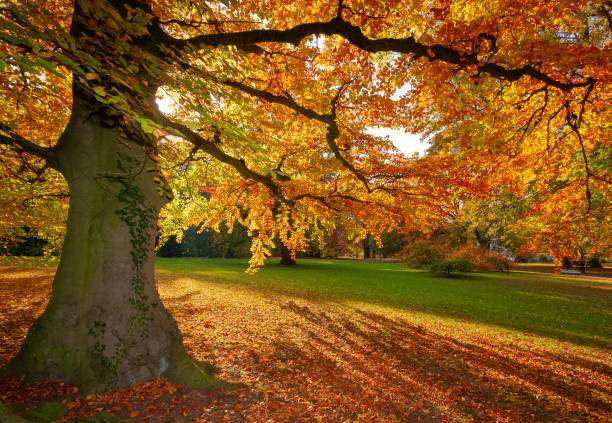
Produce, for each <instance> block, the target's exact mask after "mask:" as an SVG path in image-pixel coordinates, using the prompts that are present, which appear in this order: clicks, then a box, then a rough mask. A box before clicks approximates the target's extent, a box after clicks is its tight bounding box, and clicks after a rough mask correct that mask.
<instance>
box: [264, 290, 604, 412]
mask: <svg viewBox="0 0 612 423" xmlns="http://www.w3.org/2000/svg"><path fill="white" fill-rule="evenodd" d="M282 308H283V309H284V310H285V311H287V312H291V313H294V314H296V315H299V316H300V317H302V318H303V319H305V320H306V321H307V322H308V324H304V325H303V326H302V328H301V329H302V330H303V331H304V332H306V333H307V334H308V338H309V339H308V340H307V342H306V343H305V344H304V343H302V344H301V345H298V344H297V343H295V342H291V341H281V342H278V343H277V344H276V345H275V348H276V349H277V351H278V354H279V355H281V354H282V357H284V360H287V361H290V362H291V363H292V366H294V367H295V368H297V369H300V368H307V369H308V371H309V376H310V377H311V378H319V379H320V380H319V381H318V382H319V383H322V384H329V385H331V386H334V387H340V389H342V390H344V392H343V394H344V395H349V396H351V397H354V400H355V401H356V402H363V401H371V402H374V403H379V405H380V406H381V407H382V406H384V407H385V408H386V409H387V410H389V411H388V412H389V413H392V414H395V415H397V416H401V419H400V420H401V421H416V420H419V419H420V418H421V417H423V411H422V409H429V413H427V414H428V416H429V417H430V418H431V420H432V421H438V420H444V418H443V417H441V415H440V414H441V413H442V411H441V410H440V409H439V408H438V405H439V404H443V405H444V406H445V407H446V406H447V407H450V409H451V410H452V414H455V415H457V414H458V415H460V416H463V417H471V418H474V419H475V420H477V421H496V418H499V417H500V416H506V417H510V421H560V422H561V421H563V422H569V421H598V419H599V418H601V419H602V421H605V418H606V417H605V416H608V417H609V416H610V415H611V414H612V397H611V395H610V393H609V392H608V393H607V394H606V393H605V386H606V383H605V382H603V383H602V381H603V380H604V379H606V378H607V380H608V381H609V380H610V379H609V378H610V376H611V371H612V369H611V368H610V367H608V366H605V365H601V364H599V363H591V362H588V361H584V360H576V361H573V360H570V359H568V358H564V359H562V360H560V359H559V357H555V356H554V355H546V354H544V355H538V354H535V355H534V356H533V357H531V356H528V357H529V360H525V358H526V357H525V355H526V354H527V351H524V350H522V349H520V348H516V347H514V346H508V347H505V348H504V350H499V349H495V348H490V349H489V348H485V347H483V346H479V345H473V344H470V343H465V342H460V341H458V340H457V339H456V338H454V337H453V336H441V335H439V334H436V333H432V332H429V331H427V330H425V329H423V328H421V327H418V326H414V325H412V324H410V323H409V322H407V321H405V320H403V319H390V318H388V317H385V316H382V315H379V314H376V313H369V312H364V311H360V310H355V314H354V315H353V318H351V319H350V320H349V319H348V318H339V319H338V318H330V317H329V315H328V314H326V313H325V312H317V311H313V309H311V308H309V307H302V306H299V305H296V304H295V303H293V302H292V301H290V302H288V303H287V304H285V305H283V306H282ZM313 328H314V329H313ZM313 342H314V344H315V345H320V346H321V348H316V349H313V348H308V347H304V345H309V344H310V345H312V343H313ZM518 358H521V361H520V362H519V361H517V359H518ZM339 363H340V364H339ZM568 366H571V368H572V370H573V371H576V372H578V371H583V369H582V368H584V369H586V370H587V371H589V372H591V373H595V375H594V377H593V379H592V381H591V382H589V381H586V382H585V381H578V380H575V379H574V378H573V377H569V376H568V375H566V374H564V373H563V372H560V370H559V369H560V367H568ZM355 375H359V376H357V377H356V376H355ZM364 380H367V381H368V382H369V383H370V386H369V387H371V386H377V385H378V386H380V387H382V388H384V387H385V385H389V387H388V388H386V389H385V390H384V391H383V390H379V391H376V390H375V391H372V390H371V389H366V388H368V386H364V385H363V381H364ZM598 382H599V384H598ZM419 395H426V398H427V397H428V399H425V400H424V402H423V400H422V399H421V401H422V405H421V407H416V408H415V407H414V404H415V402H416V401H418V400H419Z"/></svg>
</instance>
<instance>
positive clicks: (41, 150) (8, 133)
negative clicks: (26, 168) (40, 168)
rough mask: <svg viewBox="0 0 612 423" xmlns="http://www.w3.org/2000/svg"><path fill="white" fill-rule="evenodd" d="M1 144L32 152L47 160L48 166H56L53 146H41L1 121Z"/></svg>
mask: <svg viewBox="0 0 612 423" xmlns="http://www.w3.org/2000/svg"><path fill="white" fill-rule="evenodd" d="M0 144H2V145H7V146H9V147H11V148H13V149H16V150H19V151H22V152H26V153H28V154H32V155H34V156H37V157H40V158H42V159H45V160H46V161H47V166H50V167H55V166H54V165H55V157H54V154H53V148H48V147H41V146H40V145H38V144H35V143H33V142H32V141H29V140H27V139H25V138H24V137H22V136H21V135H19V134H17V133H15V132H14V131H13V130H12V129H10V127H9V126H7V125H5V124H4V123H1V122H0Z"/></svg>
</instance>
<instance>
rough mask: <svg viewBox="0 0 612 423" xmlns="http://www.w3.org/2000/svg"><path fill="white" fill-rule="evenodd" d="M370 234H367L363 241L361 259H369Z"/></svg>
mask: <svg viewBox="0 0 612 423" xmlns="http://www.w3.org/2000/svg"><path fill="white" fill-rule="evenodd" d="M370 251H371V250H370V234H367V235H366V237H365V238H364V239H363V258H364V259H369V258H370Z"/></svg>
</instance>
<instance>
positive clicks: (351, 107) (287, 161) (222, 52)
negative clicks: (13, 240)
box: [0, 0, 612, 263]
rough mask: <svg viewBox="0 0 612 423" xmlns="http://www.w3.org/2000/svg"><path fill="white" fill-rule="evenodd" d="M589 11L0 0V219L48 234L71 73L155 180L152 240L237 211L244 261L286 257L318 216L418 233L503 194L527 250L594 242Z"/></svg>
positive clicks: (603, 191)
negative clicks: (244, 230) (523, 221)
mask: <svg viewBox="0 0 612 423" xmlns="http://www.w3.org/2000/svg"><path fill="white" fill-rule="evenodd" d="M75 8H76V9H78V13H77V14H76V15H73V13H74V11H75V10H76V9H75ZM609 10H610V5H609V4H607V3H606V2H588V1H585V2H581V1H561V2H542V1H530V2H527V3H525V2H520V3H519V2H516V1H510V0H502V1H496V2H490V1H471V2H468V3H464V2H453V1H436V2H433V3H425V2H414V1H413V2H410V1H406V2H400V3H398V2H391V1H345V2H340V3H338V2H335V1H331V2H329V1H326V2H324V1H321V2H312V1H303V2H300V1H291V2H285V1H256V2H252V1H249V2H242V1H231V2H218V3H208V2H203V1H202V2H200V1H189V2H181V1H178V2H176V1H173V2H169V1H155V2H153V1H146V2H139V1H126V2H115V1H110V0H109V1H89V0H79V1H76V2H75V3H74V4H73V2H71V1H54V2H38V1H25V2H24V1H19V2H11V1H9V2H7V4H6V6H4V7H3V8H2V11H1V16H2V19H1V20H0V38H1V42H0V68H1V73H0V90H1V91H2V96H3V106H2V110H1V111H0V113H1V116H0V118H1V119H0V124H1V125H2V126H1V128H0V129H1V130H2V132H0V142H1V143H2V170H1V171H2V174H3V178H2V181H3V182H2V194H1V195H2V200H3V207H4V210H5V213H3V217H2V222H1V225H2V230H3V231H5V232H6V231H8V230H9V229H10V228H15V227H23V226H35V222H34V221H45V222H47V223H48V224H46V225H45V228H46V231H47V232H48V233H49V235H51V234H53V233H54V234H55V235H54V236H55V237H56V238H58V239H61V227H62V221H63V219H64V215H63V214H64V213H65V208H66V206H65V201H64V200H63V199H64V197H65V196H66V195H67V192H66V188H65V186H64V183H63V181H62V179H61V177H59V175H58V174H57V173H55V172H54V171H53V168H54V164H53V147H54V144H55V142H56V140H57V138H58V136H59V135H60V133H61V131H62V129H63V127H64V126H65V125H66V122H67V120H68V118H69V116H70V110H71V91H72V88H73V86H78V87H80V89H82V90H84V91H85V92H87V95H89V96H91V98H93V99H95V101H97V102H99V103H100V104H103V105H107V106H108V107H109V109H110V110H112V111H113V113H114V114H115V115H116V116H120V119H121V125H122V126H124V127H125V128H126V129H124V132H129V134H128V135H129V136H130V137H131V138H139V137H140V138H139V139H141V142H142V143H143V144H145V145H146V147H147V151H148V153H147V154H150V155H151V156H152V157H154V158H155V160H156V168H157V169H156V170H157V171H159V172H160V179H159V183H160V185H159V190H160V195H168V196H169V195H171V192H172V191H174V194H175V195H174V201H173V202H172V203H171V204H170V205H169V206H168V207H167V208H166V209H165V210H164V211H163V212H162V215H163V216H165V217H166V218H167V219H165V220H164V222H165V223H164V227H165V228H166V230H167V233H172V232H173V231H176V229H178V228H182V227H184V226H185V225H188V224H194V223H196V224H197V223H201V222H204V223H206V224H207V225H209V226H212V227H215V226H216V225H218V224H219V223H220V222H223V221H226V222H229V224H230V226H231V224H232V223H233V222H236V221H238V222H241V223H243V224H245V225H246V226H247V227H248V228H249V229H250V230H251V231H252V233H253V235H254V241H253V252H254V254H255V257H254V263H260V262H261V259H262V258H263V256H264V255H265V254H266V253H267V251H268V248H269V247H270V245H271V240H272V238H273V237H274V236H275V235H279V236H280V239H281V240H282V242H283V243H284V244H285V245H287V246H288V247H290V248H291V249H292V250H294V251H295V250H299V249H300V248H302V247H303V246H304V243H305V242H306V237H307V236H309V237H312V236H315V237H316V236H319V237H323V236H324V235H325V234H327V233H329V232H330V231H331V230H332V226H333V224H334V222H336V221H337V216H338V215H342V216H344V220H345V226H346V227H347V228H348V230H349V232H350V233H352V234H353V235H354V236H357V237H359V236H364V235H365V231H366V229H365V228H367V230H369V231H371V232H373V233H374V234H376V233H379V232H380V231H382V230H384V229H385V228H387V227H393V226H396V225H398V224H399V223H401V222H407V223H409V224H410V225H413V226H414V225H416V226H420V227H422V228H427V227H428V225H429V223H430V222H432V221H436V220H438V221H439V219H440V218H444V217H445V216H447V215H448V213H449V212H451V211H452V208H453V204H454V205H455V206H456V204H458V202H459V203H460V202H461V199H462V198H465V196H480V197H485V196H495V195H498V194H499V193H500V192H508V191H509V192H512V193H514V194H516V195H519V196H525V195H526V196H530V197H532V198H535V199H536V201H534V203H533V208H532V210H531V211H530V212H529V214H528V216H525V217H526V218H531V219H536V220H537V222H535V224H536V227H537V228H538V231H536V232H535V233H537V234H538V236H535V237H532V238H531V243H532V247H533V248H534V249H535V250H537V249H538V248H539V249H542V248H544V249H546V248H548V249H549V250H550V249H563V248H564V247H563V242H566V241H567V240H568V239H573V238H575V237H579V236H582V235H580V234H585V233H588V234H589V239H590V240H591V241H590V244H589V245H591V244H592V246H593V248H605V245H603V244H605V242H604V241H603V240H605V239H606V238H607V239H608V240H609V238H610V237H609V229H608V228H609V223H610V222H609V216H610V214H609V183H610V162H611V160H610V159H611V157H610V140H611V139H612V136H611V133H610V121H611V116H610V114H611V112H610V107H609V106H610V85H609V83H610V71H611V69H610V41H611V39H612V32H611V29H612V28H611V26H610V23H611V21H610V12H609ZM156 99H157V100H156ZM158 104H162V105H164V107H162V109H163V110H161V111H160V109H159V107H158ZM372 127H388V128H397V129H405V130H408V131H411V132H416V133H425V134H428V135H429V136H430V138H431V139H432V140H433V143H434V147H432V151H431V154H430V155H428V156H427V157H424V158H418V157H405V156H404V155H402V154H401V153H400V152H399V151H398V150H397V149H396V148H395V147H394V146H393V145H392V144H391V142H390V141H388V140H385V139H381V138H379V137H376V136H373V135H371V134H370V133H369V131H368V129H369V128H372ZM31 182H35V184H34V185H32V184H31ZM202 191H206V192H209V193H210V194H211V200H210V201H207V200H206V198H205V197H204V196H203V195H201V192H202ZM43 204H44V206H43ZM24 206H25V207H26V208H27V210H26V211H24ZM313 228H314V231H313ZM307 231H308V235H307V234H306V232H307ZM58 233H59V234H58ZM566 243H567V242H566ZM569 243H570V244H572V242H569ZM548 244H550V245H548ZM546 245H548V246H546Z"/></svg>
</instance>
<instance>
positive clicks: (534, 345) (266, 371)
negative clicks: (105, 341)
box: [0, 260, 612, 422]
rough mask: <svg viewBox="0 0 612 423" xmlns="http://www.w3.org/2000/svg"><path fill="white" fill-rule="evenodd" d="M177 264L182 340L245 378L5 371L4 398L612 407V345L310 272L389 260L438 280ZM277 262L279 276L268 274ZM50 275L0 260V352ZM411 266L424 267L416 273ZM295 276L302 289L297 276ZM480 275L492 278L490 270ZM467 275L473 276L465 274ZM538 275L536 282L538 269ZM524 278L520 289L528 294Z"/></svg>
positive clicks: (185, 414)
mask: <svg viewBox="0 0 612 423" xmlns="http://www.w3.org/2000/svg"><path fill="white" fill-rule="evenodd" d="M180 264H181V261H171V260H166V261H161V266H158V269H157V276H158V287H159V291H160V295H161V298H162V299H163V301H164V304H165V306H166V307H167V308H168V309H169V310H170V311H171V313H172V314H173V316H174V318H175V319H176V320H177V322H178V324H179V327H180V330H181V332H182V334H183V337H184V344H185V346H186V347H187V349H188V351H189V353H190V355H192V356H193V357H194V358H196V359H197V360H209V361H210V362H212V363H213V364H214V365H215V366H218V367H219V368H220V369H221V370H220V373H219V374H218V376H219V377H220V378H221V379H224V380H227V381H229V382H236V383H240V384H241V385H236V386H234V387H232V388H227V389H224V390H219V391H215V392H210V391H200V390H192V389H186V388H183V387H180V386H176V385H172V384H170V383H169V382H167V381H165V380H164V379H161V378H158V379H154V380H152V381H150V382H146V383H141V384H138V385H134V386H131V387H128V388H126V389H123V390H120V391H115V392H112V393H109V394H105V395H98V396H87V397H85V396H83V395H80V393H79V392H72V391H71V389H72V388H71V387H62V386H60V385H58V384H39V385H32V384H23V383H19V381H17V380H14V379H11V380H4V381H2V382H0V400H2V401H3V402H5V403H16V402H23V401H28V402H29V403H30V404H32V403H33V402H35V401H38V400H40V399H43V398H50V397H52V396H53V394H54V393H58V392H64V391H66V392H65V393H66V395H70V396H71V399H70V400H68V401H67V404H68V406H69V410H70V411H69V417H76V416H84V415H88V414H93V413H95V412H99V411H108V412H111V413H113V414H115V415H117V416H118V417H120V418H123V419H126V420H128V421H134V422H138V421H153V422H164V421H165V419H167V418H168V417H169V416H176V417H178V418H179V420H178V421H196V422H201V421H256V422H266V421H273V422H301V421H305V422H354V421H357V422H385V421H386V422H411V421H422V422H455V421H461V422H470V421H481V422H532V421H533V422H536V421H559V422H585V421H590V422H604V421H609V419H610V418H611V417H612V395H611V394H610V393H611V392H612V354H611V353H610V349H606V348H598V347H596V346H588V345H579V344H578V343H572V342H567V341H562V340H557V339H554V337H550V336H542V335H541V334H533V333H529V332H524V331H520V330H517V329H515V328H511V327H504V326H500V325H496V324H494V323H486V322H481V321H479V319H476V320H470V319H469V318H459V317H453V316H452V315H449V314H447V315H444V314H441V313H437V312H436V310H435V309H434V308H432V309H430V310H427V309H426V308H427V306H426V305H425V306H424V305H423V304H424V303H422V304H421V306H420V307H418V308H415V309H411V308H410V307H409V306H404V307H398V306H397V304H398V303H396V304H395V305H391V304H388V303H385V302H384V301H382V300H381V298H382V297H378V300H377V301H368V300H367V299H366V298H365V297H363V298H361V299H355V297H356V295H353V298H350V295H348V294H347V293H348V292H349V290H348V288H347V287H340V288H342V289H340V290H339V292H340V293H342V292H344V293H345V294H346V295H345V297H344V298H343V297H342V295H337V296H335V297H333V298H328V299H325V298H323V297H322V296H321V293H323V294H324V293H325V292H326V291H325V289H324V286H323V285H324V282H323V281H322V280H321V281H320V282H318V286H319V288H321V290H320V291H317V290H316V289H314V288H315V287H316V286H317V284H316V283H311V282H309V279H308V278H312V279H313V280H315V279H320V278H324V277H325V272H328V273H330V274H331V276H330V277H331V278H332V279H334V278H338V277H339V276H337V275H340V274H344V277H345V278H351V277H356V275H357V274H358V273H359V272H361V273H363V272H364V271H366V270H367V267H368V266H371V270H373V271H379V270H382V269H388V270H389V271H390V272H388V273H392V272H391V271H393V270H394V269H395V268H396V267H397V273H396V274H395V275H402V276H401V277H402V278H404V279H403V280H404V282H405V283H413V289H418V288H419V287H421V288H423V286H425V285H426V284H429V283H435V284H444V283H446V281H445V280H444V279H441V278H435V277H433V276H429V275H427V276H423V274H421V273H419V272H413V271H406V270H407V269H406V268H404V267H400V266H398V265H395V264H389V263H380V264H376V263H359V264H358V265H357V264H355V265H351V264H348V265H347V264H344V263H343V264H342V265H341V264H340V263H338V262H329V264H328V263H322V262H307V263H306V264H301V265H300V268H299V269H297V270H296V269H292V270H286V269H283V268H280V267H278V268H277V267H274V266H273V267H271V268H269V269H268V268H267V267H264V269H262V271H261V272H260V274H258V276H250V275H244V274H242V273H240V271H241V270H244V268H245V262H244V261H242V262H240V261H222V260H195V261H193V262H191V265H185V266H182V268H183V270H175V269H174V267H175V266H179V265H180ZM238 264H240V265H238ZM337 266H339V267H338V268H337ZM359 266H363V267H359ZM377 266H379V267H380V269H379V267H377ZM192 267H193V268H195V267H197V268H199V269H200V270H199V271H194V270H193V268H192ZM321 268H323V269H325V272H324V271H322V270H321ZM336 271H338V272H337V273H335V272H336ZM209 272H212V273H214V275H216V276H217V277H210V276H209V275H207V273H209ZM266 272H267V273H266ZM282 272H284V273H282ZM385 273H387V272H385ZM283 275H284V276H285V277H286V279H287V282H286V284H283V283H282V282H281V281H280V280H275V279H274V278H280V277H282V276H283ZM335 275H336V276H335ZM51 277H52V271H51V270H49V269H33V270H28V269H12V268H11V269H7V268H3V269H1V271H0V284H1V287H0V292H2V295H3V297H2V300H3V301H2V302H1V303H0V304H1V305H0V313H2V316H3V318H2V324H1V325H0V331H1V333H0V336H1V339H2V343H3V345H5V342H6V345H7V346H8V348H3V351H2V353H3V354H2V355H1V356H0V364H4V363H6V362H7V361H8V360H9V359H10V357H11V356H12V355H13V354H15V353H16V352H17V349H18V347H19V342H21V340H22V339H23V337H24V336H25V331H26V329H27V326H28V325H29V324H31V323H32V321H33V319H34V318H35V317H36V316H37V315H38V314H40V313H41V312H42V309H43V307H44V301H45V298H46V296H48V294H49V287H50V281H51ZM396 277H398V276H396ZM419 277H422V278H425V277H426V278H427V279H423V280H422V281H421V282H419V279H418V278H419ZM258 278H259V279H258ZM300 278H302V281H303V286H302V288H301V290H298V289H297V288H295V287H293V285H292V284H293V283H294V282H292V280H293V279H295V280H299V279H300ZM476 278H489V279H488V281H489V283H490V284H493V285H494V284H495V279H494V278H491V277H489V276H484V275H482V276H477V277H476ZM357 280H358V279H357ZM547 280H551V279H550V278H549V279H547ZM410 281H411V282H410ZM379 282H380V283H390V282H389V281H388V280H387V279H382V278H381V279H380V280H379ZM463 282H465V283H466V286H470V285H469V283H470V280H469V279H465V280H464V281H463ZM540 283H541V285H542V286H541V287H540V289H541V290H544V288H543V286H544V285H545V283H546V282H545V281H542V282H540ZM549 283H550V286H551V288H550V289H549V292H548V296H550V297H551V298H546V296H547V294H545V292H541V293H540V294H539V295H535V294H534V295H531V296H530V295H526V296H524V297H523V298H529V297H533V298H537V297H538V296H539V297H542V298H541V299H540V300H542V301H543V300H546V301H548V300H554V299H555V297H556V296H558V295H559V294H558V293H556V292H555V291H554V288H555V285H554V283H553V282H552V280H551V282H549ZM566 283H568V284H570V282H568V281H566ZM579 283H580V282H576V283H575V284H574V285H578V284H579ZM419 284H420V285H419ZM499 286H502V285H499ZM525 286H528V283H527V282H523V291H522V292H523V293H525V294H530V293H532V292H531V291H529V290H528V289H526V288H525ZM283 287H284V288H283ZM574 289H575V291H574V295H575V301H570V300H571V298H567V297H566V296H562V298H561V299H560V300H561V301H566V303H567V304H568V307H578V306H579V303H580V301H581V300H584V298H581V297H580V293H581V292H583V291H580V290H579V287H574ZM308 291H310V295H307V293H308ZM370 292H371V294H372V295H373V296H374V295H376V294H380V292H376V290H373V291H372V290H371V291H370ZM397 295H405V294H403V293H402V292H401V291H398V293H397ZM465 295H468V293H467V292H466V293H465ZM11 298H19V301H20V304H21V306H20V307H21V308H19V309H18V312H17V313H15V312H14V311H11V310H15V309H13V308H12V307H14V306H15V304H17V303H15V302H11V300H10V299H11ZM430 300H432V304H433V300H434V299H430ZM15 301H16V300H15ZM525 301H527V300H525ZM534 301H535V300H534ZM594 302H595V300H594ZM539 304H541V303H539ZM577 304H578V305H577ZM467 312H469V310H467ZM516 313H517V314H520V313H522V311H521V310H516ZM535 318H542V317H541V316H538V315H536V316H535ZM604 341H605V340H604ZM607 342H609V339H608V340H607ZM5 351H6V352H5ZM242 384H244V385H242ZM55 389H60V390H59V391H55ZM61 389H63V391H61ZM74 389H75V391H76V388H74ZM33 393H34V395H33ZM30 395H33V396H32V397H31V398H28V396H30ZM181 419H182V420H181Z"/></svg>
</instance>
